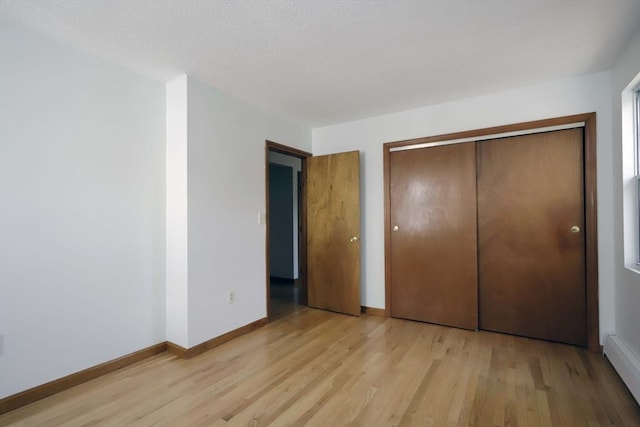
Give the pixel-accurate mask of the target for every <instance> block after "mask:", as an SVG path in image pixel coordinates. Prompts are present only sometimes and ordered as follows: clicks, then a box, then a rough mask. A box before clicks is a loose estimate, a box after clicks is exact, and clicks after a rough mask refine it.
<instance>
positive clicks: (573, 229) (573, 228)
mask: <svg viewBox="0 0 640 427" xmlns="http://www.w3.org/2000/svg"><path fill="white" fill-rule="evenodd" d="M571 232H572V233H573V234H576V233H579V232H580V227H578V226H577V225H574V226H573V227H571Z"/></svg>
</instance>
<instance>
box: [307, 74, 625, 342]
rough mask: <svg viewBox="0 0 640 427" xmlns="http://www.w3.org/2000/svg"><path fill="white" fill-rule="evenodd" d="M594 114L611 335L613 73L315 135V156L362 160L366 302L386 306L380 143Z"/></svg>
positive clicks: (603, 328)
mask: <svg viewBox="0 0 640 427" xmlns="http://www.w3.org/2000/svg"><path fill="white" fill-rule="evenodd" d="M593 111H595V112H596V113H597V156H598V228H599V242H598V249H599V257H600V259H599V285H600V332H601V336H602V337H604V336H605V335H606V334H607V333H609V332H611V331H613V330H614V316H615V307H614V255H613V252H614V244H613V230H614V228H613V223H614V212H613V208H612V206H613V197H612V190H613V183H614V175H615V177H616V180H617V178H618V177H617V174H614V170H613V157H612V149H613V147H612V143H611V76H610V73H609V72H603V73H598V74H592V75H587V76H583V77H577V78H572V79H567V80H563V81H556V82H550V83H545V84H541V85H537V86H533V87H526V88H522V89H518V90H512V91H508V92H502V93H497V94H493V95H487V96H482V97H477V98H469V99H464V100H460V101H456V102H450V103H445V104H440V105H435V106H430V107H424V108H419V109H414V110H409V111H404V112H399V113H395V114H388V115H384V116H379V117H372V118H369V119H364V120H359V121H355V122H350V123H344V124H340V125H336V126H328V127H324V128H318V129H314V130H313V153H314V155H321V154H329V153H335V152H341V151H348V150H360V152H361V155H362V165H363V168H362V170H361V185H362V190H361V191H362V198H363V200H362V202H363V203H362V232H363V239H362V243H363V244H362V246H361V247H362V261H363V266H362V269H363V275H362V305H365V306H369V307H377V308H383V307H384V303H385V302H384V198H383V170H382V144H383V143H385V142H391V141H398V140H404V139H410V138H417V137H423V136H430V135H439V134H446V133H450V132H457V131H464V130H472V129H479V128H485V127H491V126H499V125H506V124H511V123H518V122H524V121H531V120H538V119H546V118H552V117H558V116H565V115H572V114H579V113H587V112H593Z"/></svg>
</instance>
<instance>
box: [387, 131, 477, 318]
mask: <svg viewBox="0 0 640 427" xmlns="http://www.w3.org/2000/svg"><path fill="white" fill-rule="evenodd" d="M475 151H476V149H475V144H474V143H465V144H455V145H446V146H440V147H432V148H421V149H414V150H407V151H395V152H391V153H390V155H389V156H390V157H389V185H390V221H391V224H390V225H391V241H390V243H391V257H390V261H391V265H390V267H391V289H392V290H391V315H392V316H393V317H400V318H405V319H413V320H420V321H425V322H432V323H439V324H442V325H448V326H456V327H460V328H467V329H476V328H477V322H478V315H477V309H478V299H477V258H476V244H477V239H476V172H475V164H476V162H475Z"/></svg>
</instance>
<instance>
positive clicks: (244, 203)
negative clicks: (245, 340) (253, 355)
mask: <svg viewBox="0 0 640 427" xmlns="http://www.w3.org/2000/svg"><path fill="white" fill-rule="evenodd" d="M187 123H188V126H187V135H188V136H187V142H186V144H187V159H188V160H187V167H188V169H187V182H188V184H187V187H188V189H187V194H188V197H187V198H188V201H187V205H188V207H187V211H188V214H187V218H188V226H187V227H188V248H187V249H186V253H187V256H188V274H187V276H188V340H187V342H186V343H184V344H180V345H183V346H184V347H193V346H195V345H198V344H200V343H202V342H204V341H207V340H209V339H211V338H214V337H217V336H219V335H222V334H224V333H226V332H229V331H231V330H233V329H236V328H238V327H241V326H244V325H246V324H248V323H251V322H253V321H256V320H258V319H261V318H263V317H266V315H267V313H266V250H265V244H266V226H265V225H264V224H258V214H259V213H260V212H265V209H266V195H265V177H266V175H265V174H266V171H265V164H266V163H265V140H267V139H268V140H271V141H277V142H279V143H282V144H285V145H289V146H292V147H296V148H299V149H302V150H307V151H309V150H310V147H311V130H310V128H308V127H305V126H302V125H299V124H296V123H294V122H291V121H288V120H286V119H283V118H281V117H279V116H277V115H275V114H271V113H268V112H266V111H264V110H262V109H259V108H257V107H254V106H252V105H250V104H248V103H246V102H244V101H241V100H239V99H237V98H234V97H232V96H229V95H227V94H225V93H222V92H220V91H218V90H216V89H215V88H213V87H211V86H209V85H207V84H205V83H203V82H201V81H199V80H197V79H194V78H188V80H187ZM171 179H172V177H170V176H168V177H167V180H168V182H169V181H170V180H171ZM171 233H173V230H167V234H168V235H170V234H171ZM168 251H169V249H168ZM228 291H235V293H236V302H235V303H234V304H227V292H228ZM170 316H171V313H168V314H167V319H169V317H170ZM168 328H170V326H168Z"/></svg>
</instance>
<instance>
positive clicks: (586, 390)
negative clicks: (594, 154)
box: [0, 308, 640, 426]
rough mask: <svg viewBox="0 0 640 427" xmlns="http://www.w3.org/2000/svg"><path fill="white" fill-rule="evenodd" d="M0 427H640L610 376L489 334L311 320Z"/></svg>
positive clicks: (130, 370)
mask: <svg viewBox="0 0 640 427" xmlns="http://www.w3.org/2000/svg"><path fill="white" fill-rule="evenodd" d="M0 425H2V426H63V425H64V426H96V425H100V426H151V425H153V426H267V425H271V426H343V425H353V426H515V425H518V426H609V425H618V426H623V425H626V426H639V425H640V409H639V407H638V405H637V403H636V402H635V401H634V400H633V398H632V397H631V396H630V394H629V392H628V391H627V390H626V388H625V387H624V385H623V384H622V382H621V380H620V379H619V378H618V377H617V375H616V374H615V372H614V371H613V369H612V368H611V366H610V365H609V363H608V362H607V361H606V360H605V359H604V358H603V357H602V356H600V355H596V354H593V353H588V352H587V351H586V350H584V349H581V348H577V347H572V346H567V345H561V344H552V343H548V342H543V341H536V340H530V339H526V338H520V337H513V336H508V335H500V334H494V333H490V332H470V331H464V330H459V329H453V328H447V327H442V326H436V325H430V324H425V323H419V322H411V321H406V320H400V319H385V318H382V317H374V316H367V315H363V316H362V317H360V318H357V317H350V316H345V315H339V314H333V313H329V312H325V311H321V310H314V309H310V308H304V309H302V310H300V311H296V312H294V313H292V314H290V315H289V316H287V317H285V318H282V319H280V320H277V321H275V322H273V323H271V324H269V325H268V326H266V327H264V328H262V329H259V330H257V331H254V332H252V333H250V334H247V335H245V336H242V337H240V338H238V339H235V340H234V341H231V342H229V343H226V344H224V345H222V346H220V347H218V348H215V349H213V350H210V351H208V352H206V353H204V354H202V355H199V356H197V357H194V358H193V359H189V360H182V359H178V358H176V357H174V356H171V355H169V354H167V353H165V354H160V355H158V356H155V357H153V358H150V359H147V360H145V361H142V362H139V363H137V364H135V365H132V366H130V367H127V368H123V369H121V370H119V371H116V372H113V373H111V374H108V375H105V376H103V377H100V378H97V379H95V380H93V381H90V382H88V383H85V384H82V385H80V386H77V387H75V388H72V389H70V390H67V391H65V392H62V393H59V394H57V395H55V396H51V397H49V398H46V399H44V400H41V401H39V402H36V403H33V404H31V405H29V406H26V407H24V408H20V409H18V410H15V411H13V412H9V413H7V414H4V415H3V416H0Z"/></svg>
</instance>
